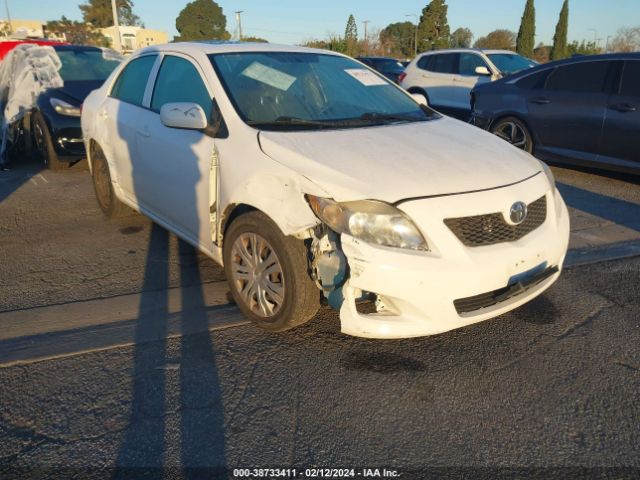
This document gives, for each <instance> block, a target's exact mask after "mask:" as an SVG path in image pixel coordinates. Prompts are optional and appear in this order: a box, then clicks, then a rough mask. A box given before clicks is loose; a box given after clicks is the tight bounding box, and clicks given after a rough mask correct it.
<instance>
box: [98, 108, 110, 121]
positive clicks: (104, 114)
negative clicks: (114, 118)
mask: <svg viewBox="0 0 640 480" xmlns="http://www.w3.org/2000/svg"><path fill="white" fill-rule="evenodd" d="M100 118H102V119H103V120H106V119H107V118H109V114H108V113H107V111H106V110H102V111H101V112H100Z"/></svg>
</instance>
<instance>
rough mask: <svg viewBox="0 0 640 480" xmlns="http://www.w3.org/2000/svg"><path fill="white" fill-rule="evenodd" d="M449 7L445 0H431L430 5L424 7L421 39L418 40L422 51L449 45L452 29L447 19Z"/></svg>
mask: <svg viewBox="0 0 640 480" xmlns="http://www.w3.org/2000/svg"><path fill="white" fill-rule="evenodd" d="M448 9H449V7H448V6H447V4H446V3H445V0H431V2H430V3H429V5H427V6H426V7H424V8H423V9H422V16H421V17H420V25H419V27H418V31H419V32H420V39H421V40H419V41H418V49H419V50H420V51H425V50H438V49H441V48H448V47H449V39H450V37H451V30H450V28H449V21H448V20H447V11H448Z"/></svg>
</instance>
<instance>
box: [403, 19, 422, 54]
mask: <svg viewBox="0 0 640 480" xmlns="http://www.w3.org/2000/svg"><path fill="white" fill-rule="evenodd" d="M405 17H416V28H415V36H414V37H415V38H414V39H413V56H414V57H417V56H418V25H419V23H420V22H419V21H418V15H416V14H415V13H410V14H408V15H405Z"/></svg>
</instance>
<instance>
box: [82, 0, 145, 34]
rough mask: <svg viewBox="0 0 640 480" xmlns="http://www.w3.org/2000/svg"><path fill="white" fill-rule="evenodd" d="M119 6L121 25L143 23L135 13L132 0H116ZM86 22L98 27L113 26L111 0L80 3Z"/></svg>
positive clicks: (88, 0) (92, 0) (89, 0)
mask: <svg viewBox="0 0 640 480" xmlns="http://www.w3.org/2000/svg"><path fill="white" fill-rule="evenodd" d="M116 1H117V3H116V6H117V8H118V23H119V24H120V25H135V26H139V25H142V23H141V22H140V17H138V16H137V15H136V14H135V13H133V1H132V0H116ZM78 8H80V11H81V12H82V18H83V19H84V22H85V23H90V24H91V25H93V26H94V27H96V28H106V27H111V26H113V10H112V8H111V0H87V3H83V4H82V5H78Z"/></svg>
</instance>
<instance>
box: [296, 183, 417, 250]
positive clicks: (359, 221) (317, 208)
mask: <svg viewBox="0 0 640 480" xmlns="http://www.w3.org/2000/svg"><path fill="white" fill-rule="evenodd" d="M307 200H308V201H309V205H310V206H311V209H312V210H313V212H314V213H315V214H316V216H317V217H318V218H319V219H320V220H322V221H323V222H324V223H326V224H327V225H328V226H329V228H331V229H332V230H334V231H336V232H338V233H347V234H349V235H351V236H352V237H355V238H358V239H360V240H362V241H364V242H368V243H374V244H377V245H385V246H387V247H397V248H406V249H410V250H422V251H429V246H428V245H427V241H426V240H425V239H424V236H422V234H421V233H420V231H419V230H418V228H417V227H416V226H415V224H414V223H413V222H412V221H411V219H410V218H409V217H407V216H406V215H405V214H404V213H403V212H401V211H400V210H398V209H397V208H395V207H394V206H392V205H389V204H387V203H383V202H376V201H372V200H363V201H358V202H345V203H338V202H335V201H333V200H330V199H328V198H320V197H314V196H312V195H307Z"/></svg>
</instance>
